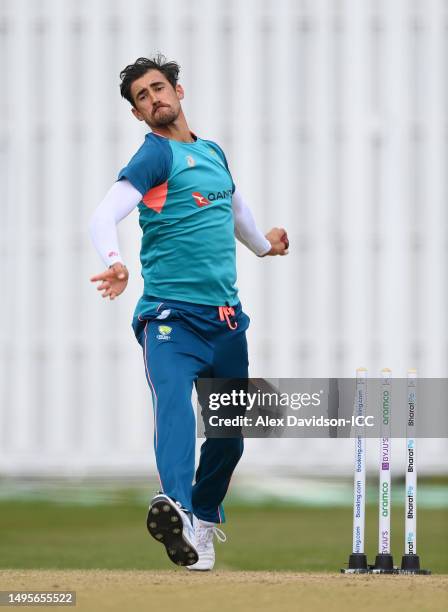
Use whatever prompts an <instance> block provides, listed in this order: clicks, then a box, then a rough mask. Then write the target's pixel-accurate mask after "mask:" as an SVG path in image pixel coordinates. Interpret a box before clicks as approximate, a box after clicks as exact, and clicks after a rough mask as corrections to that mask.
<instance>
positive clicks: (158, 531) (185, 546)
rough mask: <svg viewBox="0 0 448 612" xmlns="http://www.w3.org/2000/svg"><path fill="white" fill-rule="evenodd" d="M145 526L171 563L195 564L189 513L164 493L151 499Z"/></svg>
mask: <svg viewBox="0 0 448 612" xmlns="http://www.w3.org/2000/svg"><path fill="white" fill-rule="evenodd" d="M146 526H147V527H148V531H149V533H150V534H151V535H152V537H153V538H154V539H155V540H157V542H160V543H161V544H163V545H164V546H165V548H166V552H167V554H168V557H169V558H170V560H171V561H172V562H173V563H175V564H176V565H191V564H192V563H196V562H197V560H198V558H199V555H198V552H197V548H196V536H195V530H194V527H193V525H192V523H191V520H190V513H189V512H188V510H186V509H185V508H182V506H181V504H180V503H179V502H177V501H174V500H173V499H171V497H168V495H165V494H164V493H159V494H158V495H156V496H155V497H153V499H152V500H151V504H150V506H149V510H148V518H147V519H146Z"/></svg>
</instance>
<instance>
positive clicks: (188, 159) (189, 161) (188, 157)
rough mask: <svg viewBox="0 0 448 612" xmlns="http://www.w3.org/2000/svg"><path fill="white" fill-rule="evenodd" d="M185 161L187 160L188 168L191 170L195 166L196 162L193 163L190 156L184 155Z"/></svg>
mask: <svg viewBox="0 0 448 612" xmlns="http://www.w3.org/2000/svg"><path fill="white" fill-rule="evenodd" d="M185 159H186V160H187V164H188V167H189V168H193V167H194V166H196V162H195V161H194V159H193V157H191V155H186V156H185Z"/></svg>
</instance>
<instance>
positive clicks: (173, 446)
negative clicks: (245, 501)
mask: <svg viewBox="0 0 448 612" xmlns="http://www.w3.org/2000/svg"><path fill="white" fill-rule="evenodd" d="M136 312H137V313H138V314H137V315H136V316H135V317H134V321H133V329H134V332H135V335H136V337H137V340H138V342H139V343H140V345H141V346H142V349H143V357H144V362H145V372H146V379H147V381H148V384H149V387H150V389H151V393H152V399H153V409H154V449H155V455H156V463H157V470H158V472H159V479H160V484H161V488H162V491H163V493H165V494H166V495H169V496H170V497H172V498H174V499H175V500H177V501H179V502H180V503H181V504H182V505H183V506H184V507H185V508H187V509H188V510H190V511H192V512H193V513H194V514H195V515H196V516H197V517H198V518H200V519H202V520H204V521H212V522H215V523H223V522H224V521H225V515H224V508H223V505H222V502H223V500H224V497H225V495H226V492H227V489H228V486H229V483H230V479H231V476H232V473H233V471H234V469H235V467H236V465H237V463H238V461H239V459H240V457H241V455H242V453H243V439H242V437H239V438H207V439H206V440H205V442H204V443H203V444H202V446H201V452H200V460H199V465H198V468H197V470H196V475H195V473H194V469H195V448H196V421H195V416H194V410H193V406H192V403H191V396H192V390H193V385H194V384H195V382H196V381H197V379H198V378H200V377H205V378H215V377H216V378H247V377H248V356H247V341H246V330H247V328H248V326H249V321H250V320H249V317H248V316H247V315H246V314H245V313H244V312H243V310H242V307H241V304H240V303H238V304H237V306H234V316H232V315H230V316H226V317H224V316H223V314H222V309H219V308H218V307H217V306H204V305H199V304H190V303H187V302H180V301H175V300H166V301H162V300H161V299H159V298H149V297H148V298H147V297H143V298H142V299H141V300H140V302H139V304H138V307H137V311H136ZM232 328H233V329H232ZM193 480H194V483H193Z"/></svg>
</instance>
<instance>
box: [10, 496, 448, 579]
mask: <svg viewBox="0 0 448 612" xmlns="http://www.w3.org/2000/svg"><path fill="white" fill-rule="evenodd" d="M402 514H403V510H402V508H393V512H392V545H393V550H392V552H393V554H394V560H395V563H396V564H397V563H399V562H400V560H401V555H402V551H403V548H404V528H403V516H402ZM226 515H227V523H226V524H224V525H223V526H222V528H223V530H224V531H225V533H226V535H227V542H226V543H225V544H222V543H220V542H216V544H215V548H216V552H217V563H216V568H217V569H221V570H244V571H269V572H270V571H283V572H285V571H292V572H338V571H339V569H340V568H341V567H343V566H344V564H345V563H346V562H347V560H348V555H349V553H350V548H351V535H352V516H351V509H349V508H317V507H316V508H309V507H306V508H305V507H284V506H283V507H282V506H274V505H265V506H261V507H248V506H238V505H228V506H227V507H226ZM0 517H1V521H0V542H1V553H0V567H1V568H10V569H13V568H15V569H45V568H46V569H110V570H165V569H166V570H172V569H173V568H174V569H175V567H174V566H173V565H172V563H171V562H170V561H169V559H168V557H167V555H166V553H165V549H164V548H163V546H161V545H160V544H158V543H157V542H155V541H154V540H153V539H152V538H151V537H150V536H149V534H148V533H147V531H146V526H145V519H146V507H145V506H144V505H143V504H137V503H135V502H133V503H130V502H129V503H120V504H104V505H96V506H81V505H68V504H67V505H63V504H54V503H49V502H31V501H8V502H1V503H0ZM377 525H378V518H377V508H376V506H368V507H367V519H366V527H367V528H366V542H367V550H366V552H367V554H368V557H369V560H370V561H371V562H373V559H374V557H375V554H376V546H377V529H378V528H377ZM447 551H448V511H447V510H446V509H422V510H421V511H419V515H418V552H419V554H420V556H421V560H422V564H423V566H424V567H425V568H429V569H431V570H432V571H433V573H435V574H441V573H448V552H447Z"/></svg>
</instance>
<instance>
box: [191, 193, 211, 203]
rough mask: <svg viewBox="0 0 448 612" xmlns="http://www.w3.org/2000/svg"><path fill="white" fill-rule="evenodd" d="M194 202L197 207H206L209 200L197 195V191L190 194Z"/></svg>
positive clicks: (199, 194)
mask: <svg viewBox="0 0 448 612" xmlns="http://www.w3.org/2000/svg"><path fill="white" fill-rule="evenodd" d="M191 195H192V196H193V198H194V200H195V202H196V204H197V205H198V206H201V207H202V206H207V205H208V204H210V202H209V200H207V198H205V197H204V196H203V195H202V193H199V191H193V193H192V194H191Z"/></svg>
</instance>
